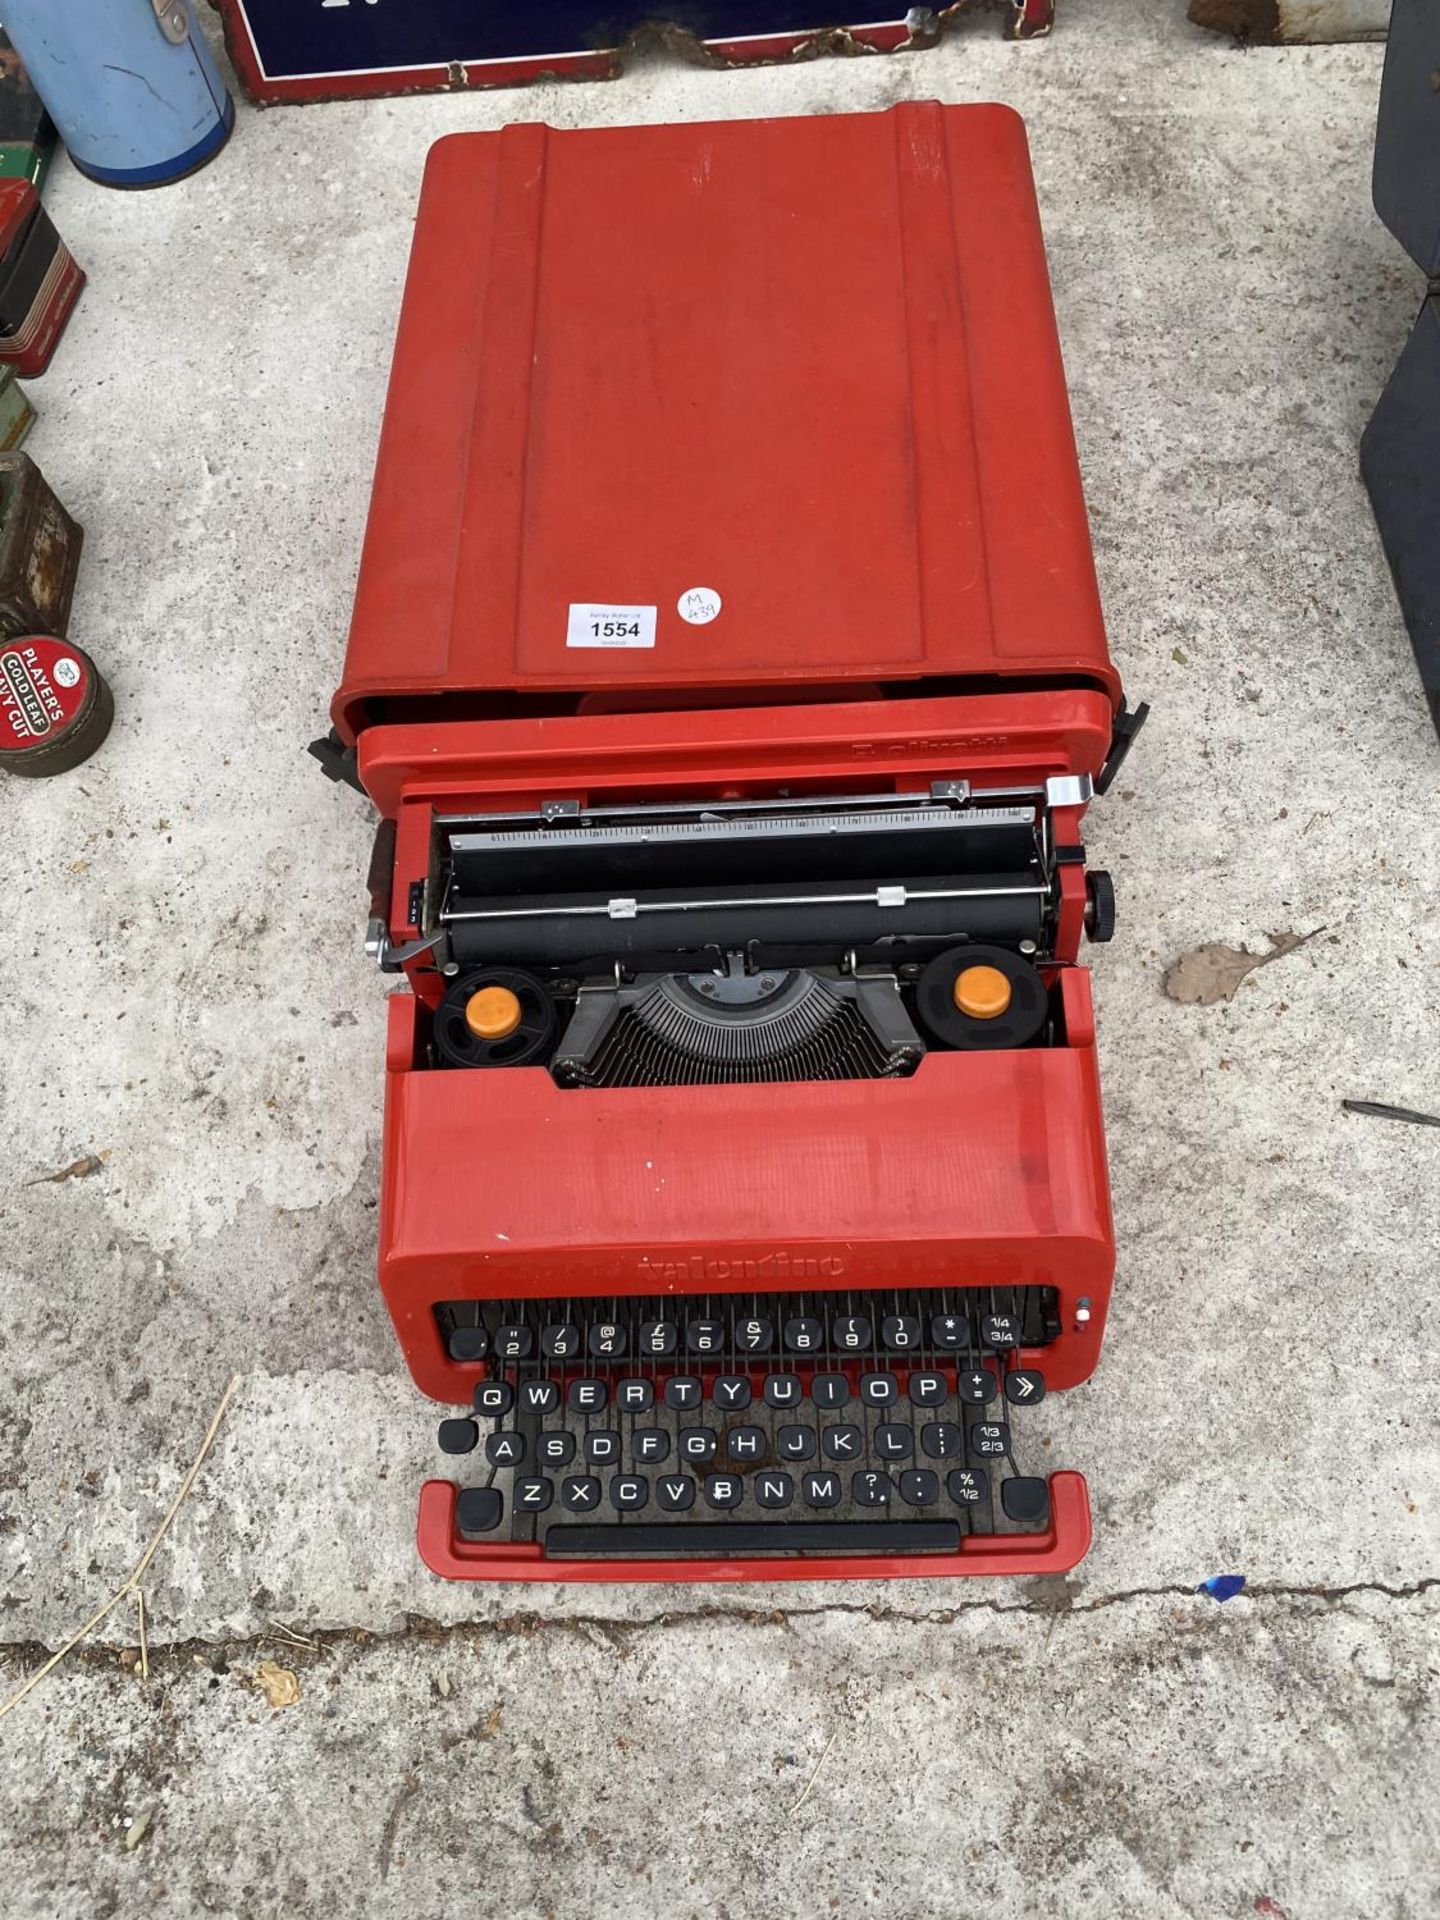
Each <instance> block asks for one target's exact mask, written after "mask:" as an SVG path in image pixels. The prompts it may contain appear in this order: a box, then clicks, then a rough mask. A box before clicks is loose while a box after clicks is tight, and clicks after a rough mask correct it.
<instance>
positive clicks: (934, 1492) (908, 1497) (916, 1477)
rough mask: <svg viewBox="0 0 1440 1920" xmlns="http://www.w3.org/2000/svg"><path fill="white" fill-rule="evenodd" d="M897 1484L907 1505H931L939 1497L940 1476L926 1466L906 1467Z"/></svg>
mask: <svg viewBox="0 0 1440 1920" xmlns="http://www.w3.org/2000/svg"><path fill="white" fill-rule="evenodd" d="M897 1485H898V1486H899V1488H900V1498H901V1499H902V1500H903V1501H904V1502H905V1504H906V1506H907V1507H933V1506H934V1504H935V1502H936V1501H937V1500H938V1499H939V1498H940V1476H939V1474H938V1473H932V1472H931V1471H930V1469H929V1468H928V1467H907V1468H906V1469H905V1471H904V1473H902V1474H901V1475H900V1478H899V1481H898V1482H897Z"/></svg>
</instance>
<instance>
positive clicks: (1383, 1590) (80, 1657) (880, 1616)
mask: <svg viewBox="0 0 1440 1920" xmlns="http://www.w3.org/2000/svg"><path fill="white" fill-rule="evenodd" d="M1437 1589H1440V1576H1431V1577H1428V1578H1426V1579H1423V1580H1416V1581H1413V1582H1411V1583H1410V1584H1408V1585H1405V1586H1394V1585H1390V1584H1387V1583H1386V1582H1385V1581H1381V1580H1357V1581H1353V1582H1351V1583H1350V1584H1349V1585H1346V1586H1336V1587H1327V1586H1318V1585H1317V1586H1291V1585H1283V1584H1276V1585H1272V1586H1247V1587H1246V1589H1245V1593H1244V1598H1245V1599H1247V1600H1252V1601H1254V1600H1278V1601H1281V1602H1292V1601H1307V1600H1310V1601H1321V1602H1325V1603H1327V1604H1333V1603H1336V1602H1339V1601H1343V1600H1347V1599H1350V1598H1352V1597H1354V1596H1355V1595H1360V1594H1373V1595H1375V1596H1377V1597H1378V1598H1381V1599H1385V1600H1397V1601H1401V1600H1416V1599H1421V1598H1423V1597H1424V1596H1425V1595H1426V1594H1429V1593H1432V1592H1434V1591H1436V1590H1437ZM1198 1598H1200V1594H1199V1592H1198V1590H1197V1589H1196V1588H1194V1587H1188V1586H1160V1587H1127V1588H1122V1589H1120V1590H1119V1591H1117V1592H1115V1593H1105V1594H1100V1595H1098V1596H1097V1597H1096V1598H1095V1599H1093V1600H1089V1601H1075V1600H1071V1599H1070V1598H1069V1597H1068V1595H1066V1594H1065V1593H1061V1594H1059V1595H1057V1596H1056V1597H1055V1598H1053V1599H1051V1598H1040V1599H1026V1600H1019V1601H1015V1602H1009V1603H1007V1602H1006V1601H1004V1600H1001V1599H977V1600H969V1601H962V1602H960V1603H958V1604H957V1605H955V1606H950V1607H937V1608H932V1609H930V1610H929V1611H927V1612H924V1613H907V1612H905V1611H904V1610H903V1609H900V1608H896V1607H887V1606H885V1605H883V1604H882V1603H880V1602H878V1601H871V1602H869V1603H862V1602H859V1601H847V1600H837V1601H832V1602H830V1603H828V1604H827V1605H824V1606H819V1607H720V1606H709V1607H696V1608H691V1609H684V1608H669V1609H667V1610H666V1611H664V1612H662V1613H655V1614H647V1615H645V1616H644V1618H642V1619H638V1620H611V1619H606V1618H604V1617H603V1616H601V1615H598V1614H560V1615H554V1616H543V1615H537V1614H502V1615H500V1616H499V1617H497V1618H496V1619H493V1620H456V1621H451V1622H448V1623H447V1622H445V1621H440V1620H432V1619H430V1618H428V1617H427V1616H425V1615H423V1614H412V1615H410V1616H409V1617H408V1618H407V1620H406V1623H405V1625H404V1626H403V1627H398V1628H394V1629H390V1630H380V1629H373V1628H369V1627H353V1626H352V1627H319V1628H314V1629H306V1630H301V1629H298V1628H290V1629H288V1630H284V1631H282V1630H281V1629H280V1628H278V1627H269V1628H267V1629H265V1630H262V1631H261V1632H258V1633H252V1634H249V1635H247V1636H245V1637H243V1638H239V1639H220V1640H204V1639H198V1638H192V1639H188V1640H172V1641H168V1642H166V1641H163V1640H162V1641H159V1642H157V1641H155V1640H153V1639H152V1640H151V1641H150V1643H149V1656H150V1664H151V1667H152V1669H153V1668H154V1667H156V1666H157V1665H162V1666H163V1665H169V1666H175V1665H178V1664H179V1663H181V1662H183V1661H186V1660H189V1661H191V1662H198V1663H199V1664H201V1665H204V1666H207V1667H210V1668H211V1669H212V1671H215V1672H225V1671H228V1669H229V1668H230V1666H231V1665H232V1664H234V1663H236V1662H239V1661H243V1660H244V1659H245V1658H246V1657H247V1656H248V1655H250V1654H252V1653H255V1652H258V1651H259V1650H260V1649H262V1648H263V1649H265V1650H267V1651H269V1652H271V1653H280V1654H283V1655H285V1656H286V1657H287V1658H289V1659H290V1660H291V1662H292V1664H299V1665H305V1664H308V1663H310V1662H313V1660H314V1658H315V1656H316V1655H319V1654H325V1653H329V1652H331V1651H333V1650H334V1649H336V1648H339V1647H346V1646H348V1647H351V1648H354V1649H355V1650H356V1651H358V1652H365V1651H369V1650H371V1649H373V1648H377V1647H392V1646H395V1645H397V1644H400V1643H404V1642H406V1641H416V1642H421V1643H424V1642H430V1643H433V1644H443V1643H447V1642H450V1641H454V1640H466V1639H470V1640H484V1639H490V1638H499V1637H502V1636H505V1635H515V1636H521V1635H523V1636H530V1637H538V1636H540V1635H541V1634H554V1633H562V1634H580V1635H583V1636H584V1637H585V1638H586V1639H589V1640H592V1641H594V1640H603V1641H607V1642H609V1643H610V1645H611V1646H613V1647H616V1650H617V1651H623V1652H624V1653H625V1655H626V1656H627V1657H628V1652H629V1649H628V1647H623V1646H622V1645H620V1644H619V1643H623V1642H625V1641H628V1640H630V1639H633V1638H635V1637H636V1636H637V1635H640V1634H643V1633H648V1632H649V1631H651V1630H652V1629H654V1628H671V1627H685V1626H690V1625H709V1624H713V1623H715V1622H717V1621H723V1622H725V1623H726V1624H727V1625H733V1626H738V1627H786V1626H792V1625H793V1624H795V1623H796V1622H798V1621H802V1620H824V1619H827V1618H829V1617H830V1616H832V1615H836V1614H839V1615H847V1616H850V1617H853V1618H861V1619H866V1620H870V1621H872V1622H873V1623H874V1624H875V1625H877V1626H902V1627H931V1626H936V1627H944V1626H952V1625H953V1624H954V1623H955V1622H956V1621H957V1620H959V1619H960V1618H962V1617H963V1616H964V1615H965V1614H972V1613H990V1614H995V1615H1004V1614H1028V1615H1033V1616H1039V1617H1042V1618H1046V1619H1049V1620H1051V1621H1052V1622H1055V1623H1058V1622H1059V1621H1060V1620H1063V1619H1064V1618H1065V1617H1066V1616H1067V1615H1076V1614H1079V1615H1084V1614H1093V1613H1103V1612H1105V1611H1106V1610H1107V1609H1109V1608H1111V1607H1117V1606H1128V1605H1129V1604H1131V1603H1132V1602H1134V1601H1137V1600H1196V1599H1198ZM1209 1604H1212V1605H1213V1604H1217V1603H1213V1602H1212V1603H1209ZM1200 1611H1201V1612H1202V1613H1208V1611H1209V1605H1207V1606H1206V1607H1205V1608H1202V1609H1201V1610H1200ZM53 1651H54V1649H53V1648H52V1647H49V1646H47V1645H46V1644H45V1643H44V1642H43V1641H39V1640H16V1641H10V1642H0V1655H3V1656H4V1657H6V1658H8V1659H9V1660H11V1661H13V1662H15V1663H17V1664H21V1665H28V1664H29V1663H31V1662H38V1661H42V1660H48V1659H49V1658H50V1656H51V1654H52V1653H53ZM122 1651H123V1650H122V1649H120V1648H116V1647H113V1646H84V1647H77V1648H75V1650H74V1651H73V1653H72V1654H71V1655H70V1658H71V1659H72V1660H73V1661H78V1662H80V1663H81V1664H82V1665H85V1666H90V1667H94V1666H106V1667H109V1666H113V1665H115V1664H116V1663H117V1662H118V1661H119V1659H120V1658H121V1654H122Z"/></svg>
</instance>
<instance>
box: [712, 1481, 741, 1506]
mask: <svg viewBox="0 0 1440 1920" xmlns="http://www.w3.org/2000/svg"><path fill="white" fill-rule="evenodd" d="M744 1494H745V1482H744V1481H743V1480H742V1479H740V1477H739V1476H738V1474H733V1473H711V1474H707V1475H706V1476H705V1502H706V1505H707V1506H711V1507H738V1506H739V1504H740V1502H741V1500H742V1499H743V1497H744Z"/></svg>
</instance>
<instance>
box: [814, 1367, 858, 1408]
mask: <svg viewBox="0 0 1440 1920" xmlns="http://www.w3.org/2000/svg"><path fill="white" fill-rule="evenodd" d="M810 1398H811V1399H812V1400H813V1401H814V1402H815V1404H816V1406H817V1407H825V1408H827V1409H828V1408H831V1407H843V1406H846V1405H848V1404H849V1400H850V1382H849V1381H848V1380H847V1379H846V1378H845V1376H844V1374H843V1373H817V1374H816V1375H815V1377H814V1379H813V1380H812V1381H811V1382H810Z"/></svg>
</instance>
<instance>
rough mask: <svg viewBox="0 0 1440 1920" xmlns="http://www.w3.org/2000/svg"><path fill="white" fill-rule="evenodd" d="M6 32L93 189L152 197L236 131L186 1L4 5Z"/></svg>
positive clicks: (49, 0)
mask: <svg viewBox="0 0 1440 1920" xmlns="http://www.w3.org/2000/svg"><path fill="white" fill-rule="evenodd" d="M4 8H5V15H4V17H5V31H6V32H7V33H8V34H9V36H10V38H11V40H12V42H13V43H14V46H15V50H16V52H17V53H18V54H19V55H20V58H21V59H22V60H23V61H24V63H25V68H26V71H27V72H28V73H29V75H30V78H31V80H32V81H33V82H34V86H35V91H36V92H37V93H38V94H39V95H40V98H41V99H42V100H43V101H44V102H45V105H46V107H47V108H48V109H49V113H50V118H51V119H52V120H53V121H54V122H55V124H56V126H57V127H58V128H59V129H60V134H61V137H62V138H63V140H64V142H65V144H66V146H67V147H68V148H69V149H70V158H71V159H72V160H73V161H74V162H75V165H76V166H77V167H78V168H79V169H80V171H81V172H82V173H86V174H88V175H89V176H90V178H91V179H92V180H102V181H104V183H105V184H106V186H111V187H158V186H163V185H164V184H165V182H166V181H167V180H178V179H180V178H181V176H182V175H183V174H187V173H193V172H194V170H195V169H196V167H202V166H204V164H205V162H206V161H207V160H208V159H210V158H211V156H212V155H213V154H216V153H218V152H219V151H220V149H221V147H223V146H224V144H225V142H226V140H227V139H228V138H229V136H230V129H231V128H232V127H233V126H234V124H235V105H234V102H233V101H232V100H231V98H230V96H229V94H228V93H227V92H226V90H225V83H224V81H223V80H222V79H221V78H220V74H219V71H218V69H217V68H216V65H215V61H214V58H213V56H212V55H211V52H210V49H209V47H208V46H207V45H206V42H205V36H204V35H203V34H202V33H201V32H200V30H199V28H198V27H197V26H196V25H195V21H194V18H193V16H192V15H191V12H190V0H98V4H97V0H4Z"/></svg>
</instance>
